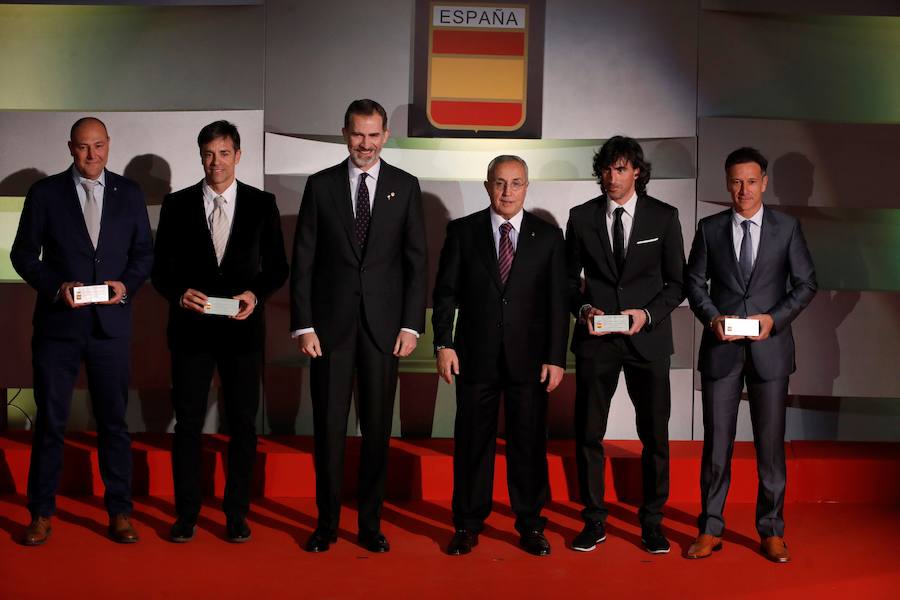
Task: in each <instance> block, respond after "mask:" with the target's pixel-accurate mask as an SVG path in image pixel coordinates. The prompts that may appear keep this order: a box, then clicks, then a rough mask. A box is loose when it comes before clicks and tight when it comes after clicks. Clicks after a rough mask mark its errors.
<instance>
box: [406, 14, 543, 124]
mask: <svg viewBox="0 0 900 600" xmlns="http://www.w3.org/2000/svg"><path fill="white" fill-rule="evenodd" d="M537 4H538V3H535V2H530V3H529V2H524V3H523V2H516V3H507V2H503V1H501V2H492V3H489V4H481V3H479V4H469V3H444V2H434V1H426V0H420V1H419V2H418V4H417V28H416V36H417V37H416V56H415V63H416V68H415V89H414V107H413V110H412V111H411V113H410V134H411V135H430V136H438V137H441V136H457V137H458V136H479V137H540V134H541V131H540V129H541V126H540V124H541V96H542V89H541V85H542V80H543V73H542V71H543V2H541V3H540V5H539V6H537Z"/></svg>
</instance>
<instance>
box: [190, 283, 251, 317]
mask: <svg viewBox="0 0 900 600" xmlns="http://www.w3.org/2000/svg"><path fill="white" fill-rule="evenodd" d="M232 299H234V300H237V301H238V302H240V305H239V308H238V312H237V314H236V315H234V316H231V317H228V318H229V319H234V320H236V321H243V320H244V319H246V318H247V317H249V316H250V315H252V314H253V311H254V310H255V309H256V294H254V293H253V292H251V291H250V290H247V291H246V292H243V293H241V294H238V295H237V296H232ZM207 300H208V296H207V295H206V294H204V293H203V292H200V291H197V290H195V289H193V288H188V289H187V291H186V292H184V293H183V294H182V295H181V299H180V300H179V301H178V303H179V305H181V308H184V309H187V310H190V311H193V312H196V313H200V314H204V313H205V311H204V309H205V308H206V301H207Z"/></svg>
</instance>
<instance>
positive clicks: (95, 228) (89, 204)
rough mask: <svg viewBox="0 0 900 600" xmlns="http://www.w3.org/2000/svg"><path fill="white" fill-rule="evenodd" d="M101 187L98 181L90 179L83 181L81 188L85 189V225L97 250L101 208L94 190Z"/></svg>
mask: <svg viewBox="0 0 900 600" xmlns="http://www.w3.org/2000/svg"><path fill="white" fill-rule="evenodd" d="M98 185H100V184H99V183H98V182H96V181H91V180H90V179H85V180H82V182H81V187H83V188H84V193H85V199H84V224H85V225H86V226H87V231H88V235H89V236H90V237H91V244H92V245H93V246H94V249H95V250H96V249H97V241H98V240H99V239H100V207H99V206H97V197H96V196H94V190H95V189H96V188H97V186H98Z"/></svg>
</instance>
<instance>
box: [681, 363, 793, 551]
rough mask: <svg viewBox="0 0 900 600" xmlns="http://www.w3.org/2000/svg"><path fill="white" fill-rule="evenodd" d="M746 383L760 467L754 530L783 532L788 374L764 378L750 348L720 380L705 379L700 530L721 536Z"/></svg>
mask: <svg viewBox="0 0 900 600" xmlns="http://www.w3.org/2000/svg"><path fill="white" fill-rule="evenodd" d="M745 382H746V384H747V395H748V397H749V401H750V419H751V422H752V424H753V444H754V446H755V447H756V471H757V474H758V479H759V486H758V488H757V496H756V530H757V532H758V533H759V536H760V537H761V538H766V537H769V536H773V535H777V536H783V535H784V516H783V513H784V491H785V486H786V483H787V471H786V467H785V459H784V427H785V401H786V400H787V393H788V378H787V377H784V378H780V379H774V380H770V381H763V380H762V379H761V378H760V377H759V375H758V374H757V373H756V369H755V368H754V367H753V360H752V358H751V356H750V352H749V348H747V347H746V346H744V360H742V361H739V362H737V363H735V365H734V368H733V369H732V370H731V372H730V373H729V374H728V375H726V376H725V377H723V378H721V379H709V378H706V377H703V378H702V380H701V383H702V386H703V390H702V398H703V461H702V463H701V466H700V496H701V498H700V500H701V513H700V517H699V519H698V526H699V528H700V533H708V534H710V535H714V536H721V535H722V532H723V531H724V530H725V518H724V515H723V513H724V510H725V499H726V497H727V496H728V487H729V485H730V484H731V456H732V453H733V451H734V436H735V433H736V430H737V418H738V407H739V406H740V402H741V391H742V390H743V388H744V383H745Z"/></svg>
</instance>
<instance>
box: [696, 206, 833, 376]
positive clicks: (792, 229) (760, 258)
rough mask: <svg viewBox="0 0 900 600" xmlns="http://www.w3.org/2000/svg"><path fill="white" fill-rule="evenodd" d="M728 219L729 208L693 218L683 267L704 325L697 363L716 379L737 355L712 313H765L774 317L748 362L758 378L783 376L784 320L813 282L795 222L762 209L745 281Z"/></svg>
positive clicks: (786, 357) (788, 365)
mask: <svg viewBox="0 0 900 600" xmlns="http://www.w3.org/2000/svg"><path fill="white" fill-rule="evenodd" d="M731 219H732V210H731V209H728V210H725V211H722V212H720V213H718V214H715V215H712V216H710V217H706V218H705V219H701V220H700V223H699V224H698V226H697V234H696V236H695V237H694V243H693V245H692V246H691V254H690V258H689V259H688V264H687V268H686V270H685V278H686V287H687V297H688V301H689V302H690V304H691V309H692V310H693V311H694V314H695V315H697V318H698V319H699V320H700V322H701V323H703V325H704V331H703V338H702V339H701V341H700V357H699V363H698V369H699V370H700V372H701V373H702V374H703V375H705V376H707V377H710V378H713V379H716V378H720V377H724V376H725V375H727V374H728V373H729V372H730V371H731V369H732V368H733V367H734V364H735V362H736V361H738V360H743V358H742V357H743V353H742V352H741V348H740V346H739V345H738V344H736V343H733V342H720V341H719V340H718V338H716V336H715V334H714V333H713V332H712V330H711V329H710V328H709V323H710V321H712V320H713V318H715V317H717V316H719V315H739V316H740V315H743V316H748V315H754V314H769V315H771V316H772V319H773V321H774V322H775V325H774V327H773V329H772V332H771V334H770V337H769V338H768V339H766V340H763V341H760V342H749V347H750V352H751V355H752V357H753V365H754V367H755V368H756V371H757V373H758V374H759V376H760V377H762V378H763V379H764V380H771V379H778V378H781V377H787V376H788V375H790V374H791V373H793V372H794V368H795V364H794V337H793V335H792V333H791V322H792V321H793V320H794V319H795V318H796V317H797V315H798V314H800V311H801V310H803V308H804V307H806V305H807V304H809V303H810V301H812V299H813V297H814V296H815V295H816V289H817V287H818V285H817V283H816V271H815V267H814V266H813V262H812V257H811V256H810V254H809V250H808V249H807V247H806V240H805V239H804V237H803V232H802V231H801V229H800V223H799V221H797V219H795V218H794V217H791V216H789V215H785V214H784V213H780V212H777V211H774V210H772V209H770V208H766V209H765V211H764V212H763V224H762V229H761V232H760V239H759V248H758V250H757V254H756V262H755V263H754V265H753V273H752V275H751V277H750V283H749V285H747V286H746V287H745V286H744V282H743V280H742V278H741V276H740V270H739V269H738V263H737V259H736V258H735V256H734V242H733V237H732V232H731ZM707 282H709V284H708V285H707Z"/></svg>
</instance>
